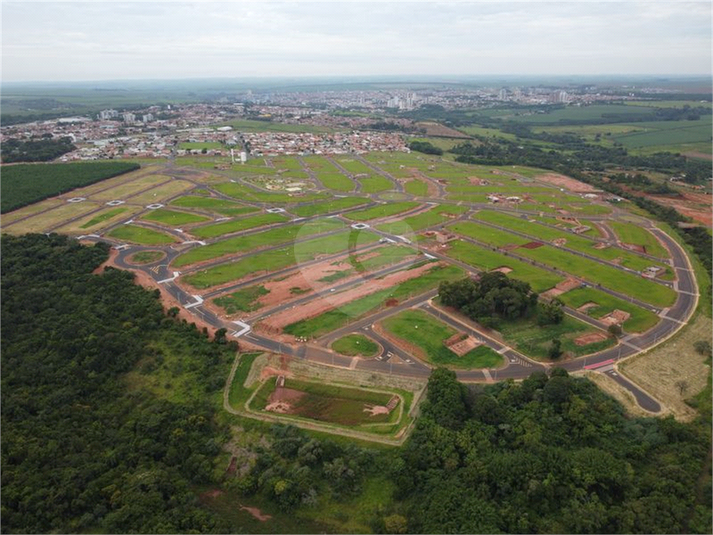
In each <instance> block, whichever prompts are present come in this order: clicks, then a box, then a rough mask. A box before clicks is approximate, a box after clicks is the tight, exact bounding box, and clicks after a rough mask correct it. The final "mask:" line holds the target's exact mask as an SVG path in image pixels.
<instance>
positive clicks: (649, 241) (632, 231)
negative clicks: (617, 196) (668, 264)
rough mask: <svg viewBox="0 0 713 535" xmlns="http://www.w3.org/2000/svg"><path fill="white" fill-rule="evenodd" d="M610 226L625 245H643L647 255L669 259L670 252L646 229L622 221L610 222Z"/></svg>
mask: <svg viewBox="0 0 713 535" xmlns="http://www.w3.org/2000/svg"><path fill="white" fill-rule="evenodd" d="M608 224H609V226H610V227H611V228H612V230H613V231H614V232H615V233H616V235H617V236H618V237H619V239H620V240H621V241H622V242H623V243H633V244H634V245H643V246H644V247H645V249H646V253H648V254H650V255H653V256H658V257H659V258H669V256H670V255H669V253H668V250H666V248H665V247H664V246H663V245H661V243H659V241H658V240H657V239H656V237H655V236H654V235H653V234H651V233H650V232H649V231H648V230H646V229H645V228H642V227H640V226H639V225H634V224H633V223H624V222H621V221H609V222H608Z"/></svg>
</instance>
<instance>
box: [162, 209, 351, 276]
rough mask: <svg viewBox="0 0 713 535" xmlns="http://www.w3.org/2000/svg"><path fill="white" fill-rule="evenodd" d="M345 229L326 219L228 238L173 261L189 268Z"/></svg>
mask: <svg viewBox="0 0 713 535" xmlns="http://www.w3.org/2000/svg"><path fill="white" fill-rule="evenodd" d="M342 227H344V223H342V222H341V221H339V220H337V219H326V220H322V221H319V222H311V223H309V224H304V225H290V226H285V227H280V228H275V229H271V230H266V231H265V232H260V233H257V234H250V235H247V236H235V237H232V238H227V239H225V240H221V241H218V242H215V243H211V244H209V245H204V246H202V247H196V248H194V249H191V250H190V251H188V252H186V253H184V254H182V255H180V256H178V257H177V258H176V259H175V260H174V261H173V266H174V267H181V266H187V265H189V264H193V263H195V262H203V261H205V260H212V259H214V258H219V257H221V256H225V255H227V254H237V253H245V252H248V251H251V250H253V249H257V248H260V247H269V246H271V245H279V244H282V243H288V242H291V241H293V240H295V239H296V238H297V236H300V237H306V236H309V235H310V234H319V233H322V232H329V231H331V230H338V229H340V228H342Z"/></svg>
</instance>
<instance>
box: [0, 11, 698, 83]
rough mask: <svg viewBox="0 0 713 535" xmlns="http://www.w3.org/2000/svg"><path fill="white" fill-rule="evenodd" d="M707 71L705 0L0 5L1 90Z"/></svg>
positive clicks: (692, 72) (695, 72)
mask: <svg viewBox="0 0 713 535" xmlns="http://www.w3.org/2000/svg"><path fill="white" fill-rule="evenodd" d="M710 72H711V3H710V2H693V3H689V2H678V1H675V0H668V1H663V2H662V1H658V2H633V1H621V0H619V1H618V2H582V1H581V0H580V1H579V2H576V3H575V2H565V3H549V2H539V1H528V2H517V3H514V2H503V1H499V2H494V1H490V2H488V1H480V2H415V3H411V2H345V3H333V2H316V3H311V2H287V3H272V2H260V3H253V2H230V3H215V2H192V3H179V2H170V1H165V2H142V3H131V2H74V3H64V2H52V1H48V2H27V1H23V2H10V1H6V0H2V77H3V81H6V82H10V81H29V80H42V81H76V80H119V79H162V78H166V79H181V78H204V77H221V78H222V77H227V78H236V77H248V76H302V75H310V76H313V75H319V76H324V75H414V74H434V75H459V74H460V75H478V74H526V75H529V74H535V75H537V74H709V73H710Z"/></svg>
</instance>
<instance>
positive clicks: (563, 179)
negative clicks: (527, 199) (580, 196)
mask: <svg viewBox="0 0 713 535" xmlns="http://www.w3.org/2000/svg"><path fill="white" fill-rule="evenodd" d="M535 179H536V180H541V181H542V182H547V183H548V184H552V185H553V186H557V187H558V188H565V189H568V190H569V191H571V192H573V193H593V192H595V191H598V190H597V188H595V187H594V186H591V185H589V184H585V183H584V182H580V181H579V180H575V179H574V178H570V177H568V176H565V175H559V174H557V173H546V174H544V175H537V176H536V177H535Z"/></svg>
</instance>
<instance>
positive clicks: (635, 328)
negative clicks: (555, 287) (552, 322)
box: [557, 288, 659, 333]
mask: <svg viewBox="0 0 713 535" xmlns="http://www.w3.org/2000/svg"><path fill="white" fill-rule="evenodd" d="M557 297H558V298H559V299H560V300H561V301H562V302H563V303H564V304H565V305H567V306H569V307H571V308H574V309H578V308H580V307H582V306H584V305H587V304H591V305H593V306H592V307H591V308H589V307H587V310H586V311H585V314H587V315H589V316H591V317H593V318H596V319H600V318H602V317H604V316H606V315H607V314H610V313H611V312H612V311H614V310H623V311H624V312H628V313H629V314H630V317H629V319H627V320H626V321H625V322H624V323H623V324H622V327H623V328H624V330H625V331H626V332H630V333H639V332H643V331H646V330H648V329H650V328H651V327H653V326H654V325H656V324H657V323H658V321H659V318H658V316H657V315H656V314H654V313H653V312H651V311H649V310H646V309H645V308H641V307H638V306H636V305H634V304H632V303H629V302H627V301H624V300H622V299H618V298H616V297H614V296H612V295H609V294H607V293H604V292H602V291H600V290H597V289H596V288H575V289H574V290H570V291H568V292H565V293H563V294H561V295H559V296H557Z"/></svg>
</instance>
